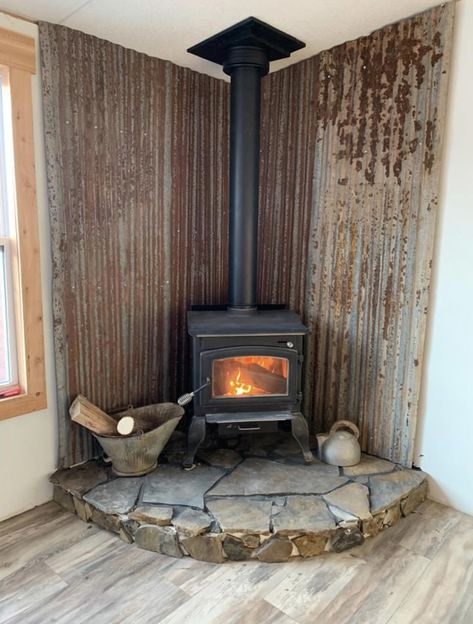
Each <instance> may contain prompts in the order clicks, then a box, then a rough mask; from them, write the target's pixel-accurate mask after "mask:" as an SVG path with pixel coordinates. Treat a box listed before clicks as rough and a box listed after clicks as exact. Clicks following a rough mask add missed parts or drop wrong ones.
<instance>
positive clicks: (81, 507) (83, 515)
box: [74, 496, 90, 522]
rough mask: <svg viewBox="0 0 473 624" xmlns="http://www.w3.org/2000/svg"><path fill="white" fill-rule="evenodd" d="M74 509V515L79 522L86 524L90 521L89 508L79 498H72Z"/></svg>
mask: <svg viewBox="0 0 473 624" xmlns="http://www.w3.org/2000/svg"><path fill="white" fill-rule="evenodd" d="M74 508H75V510H76V514H77V515H78V516H79V518H80V519H81V520H83V521H84V522H88V521H89V519H90V507H89V505H88V503H86V502H85V501H83V500H82V499H81V498H77V497H76V496H74Z"/></svg>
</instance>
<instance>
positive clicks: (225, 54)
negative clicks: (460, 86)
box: [184, 17, 313, 467]
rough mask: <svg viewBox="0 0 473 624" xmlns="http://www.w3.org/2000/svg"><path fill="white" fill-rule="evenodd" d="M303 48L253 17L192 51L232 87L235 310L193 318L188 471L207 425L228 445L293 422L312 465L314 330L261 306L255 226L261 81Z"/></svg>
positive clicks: (203, 311)
mask: <svg viewBox="0 0 473 624" xmlns="http://www.w3.org/2000/svg"><path fill="white" fill-rule="evenodd" d="M304 45H305V44H304V43H302V42H301V41H299V40H297V39H295V38H294V37H291V36H289V35H286V34H285V33H283V32H281V31H280V30H277V29H275V28H273V27H272V26H269V25H268V24H265V23H264V22H261V21H259V20H257V19H255V18H253V17H250V18H248V19H246V20H244V21H242V22H240V23H238V24H236V25H235V26H232V27H231V28H228V29H227V30H225V31H223V32H221V33H219V34H217V35H215V36H213V37H210V38H209V39H206V40H205V41H203V42H202V43H199V44H198V45H196V46H194V47H192V48H190V49H189V50H188V51H189V52H191V53H192V54H196V55H197V56H200V57H202V58H204V59H207V60H209V61H213V62H215V63H219V64H221V65H223V69H224V71H225V73H227V74H229V75H230V77H231V108H230V122H231V123H230V254H229V305H228V307H226V306H207V307H203V308H202V307H200V308H194V309H193V310H192V311H191V312H189V314H188V330H189V334H190V335H191V338H192V358H193V360H192V361H193V382H194V387H195V388H198V387H201V386H204V387H203V388H202V390H201V391H200V392H199V393H197V394H196V395H195V399H194V415H193V417H192V421H191V424H190V427H189V433H188V453H187V457H186V459H185V462H184V465H185V466H186V467H191V466H192V465H193V463H194V457H195V454H196V452H197V449H198V447H199V445H200V444H201V442H202V441H203V439H204V437H205V432H206V425H207V424H208V423H213V424H216V425H217V426H218V431H219V433H220V434H221V435H229V434H231V435H235V434H238V433H242V432H249V431H253V432H257V431H267V430H268V429H271V428H275V427H276V426H277V424H278V423H279V422H280V421H290V422H291V428H292V433H293V435H294V437H295V439H296V440H297V441H298V443H299V445H300V446H301V449H302V452H303V456H304V459H305V461H307V462H311V461H313V456H312V453H311V452H310V449H309V436H308V428H307V424H306V421H305V419H304V417H303V415H302V413H301V411H300V404H301V398H302V394H301V378H302V376H301V367H302V362H303V339H304V336H305V334H306V333H307V328H306V327H305V325H303V323H302V322H301V320H300V318H299V316H298V315H297V314H296V313H295V312H292V311H290V310H287V309H285V307H284V306H257V304H256V272H257V226H258V178H259V128H260V91H261V78H262V76H264V75H265V74H267V73H268V70H269V62H270V61H274V60H277V59H281V58H285V57H288V56H290V54H291V53H292V52H294V51H295V50H299V49H300V48H302V47H304Z"/></svg>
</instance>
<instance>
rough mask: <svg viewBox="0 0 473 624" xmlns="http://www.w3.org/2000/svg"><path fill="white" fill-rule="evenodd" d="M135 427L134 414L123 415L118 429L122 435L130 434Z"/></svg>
mask: <svg viewBox="0 0 473 624" xmlns="http://www.w3.org/2000/svg"><path fill="white" fill-rule="evenodd" d="M134 427H135V419H134V418H133V416H123V418H120V420H119V421H118V423H117V431H118V433H119V434H120V435H124V436H125V435H130V433H132V431H133V429H134Z"/></svg>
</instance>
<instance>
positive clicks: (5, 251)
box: [0, 67, 21, 397]
mask: <svg viewBox="0 0 473 624" xmlns="http://www.w3.org/2000/svg"><path fill="white" fill-rule="evenodd" d="M9 104H10V101H9V91H8V69H7V68H6V67H0V397H4V396H11V395H12V394H19V393H20V391H21V390H20V387H19V386H18V353H17V338H16V321H15V318H16V317H15V305H14V291H13V288H14V286H13V285H14V279H13V265H12V258H11V256H12V250H13V247H14V245H15V241H16V238H17V236H16V231H15V219H14V212H15V211H14V206H15V193H14V185H13V184H12V182H14V179H15V176H14V168H13V139H12V133H11V109H10V106H9Z"/></svg>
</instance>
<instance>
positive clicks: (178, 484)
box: [143, 466, 225, 509]
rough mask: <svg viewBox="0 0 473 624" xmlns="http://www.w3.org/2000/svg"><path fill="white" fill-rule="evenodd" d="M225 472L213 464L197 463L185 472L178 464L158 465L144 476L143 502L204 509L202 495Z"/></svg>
mask: <svg viewBox="0 0 473 624" xmlns="http://www.w3.org/2000/svg"><path fill="white" fill-rule="evenodd" d="M224 474H225V472H224V471H223V470H222V469H220V468H215V467H213V466H197V467H196V468H194V470H191V471H189V472H187V471H185V470H183V469H182V468H181V466H158V468H156V470H155V471H154V472H152V473H151V474H149V475H147V476H146V477H145V483H144V488H143V502H144V503H155V504H161V505H188V506H189V507H199V508H200V509H203V508H204V494H205V493H206V492H207V491H208V490H209V489H210V488H211V487H212V485H214V483H216V482H217V481H218V480H219V479H220V478H221V477H222V476H223V475H224Z"/></svg>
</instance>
